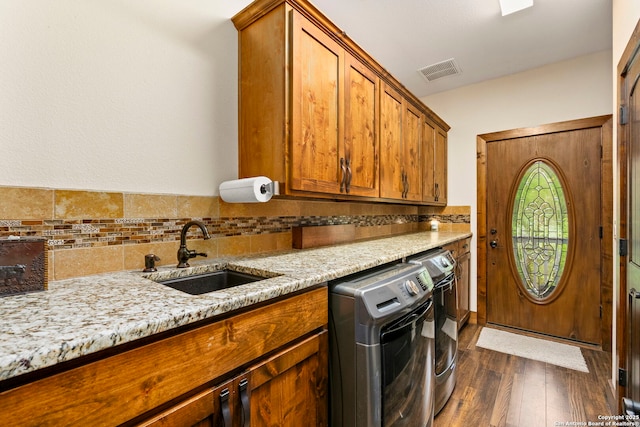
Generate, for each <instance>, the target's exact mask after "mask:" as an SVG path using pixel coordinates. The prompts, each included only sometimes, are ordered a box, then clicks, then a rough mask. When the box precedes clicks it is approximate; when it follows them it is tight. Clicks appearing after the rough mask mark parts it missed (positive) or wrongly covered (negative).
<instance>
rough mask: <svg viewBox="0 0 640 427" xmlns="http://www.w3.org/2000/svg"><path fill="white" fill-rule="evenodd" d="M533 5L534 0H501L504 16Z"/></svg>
mask: <svg viewBox="0 0 640 427" xmlns="http://www.w3.org/2000/svg"><path fill="white" fill-rule="evenodd" d="M531 6H533V0H500V9H501V10H502V16H506V15H509V14H511V13H514V12H518V11H520V10H522V9H526V8H528V7H531Z"/></svg>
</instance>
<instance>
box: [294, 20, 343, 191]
mask: <svg viewBox="0 0 640 427" xmlns="http://www.w3.org/2000/svg"><path fill="white" fill-rule="evenodd" d="M292 28H293V41H292V57H291V60H292V63H293V67H292V73H291V82H292V89H291V93H292V99H291V129H292V131H291V144H290V148H289V149H290V156H291V161H290V164H289V167H290V168H291V170H290V174H289V181H288V182H289V186H290V188H291V189H292V190H302V191H313V192H321V193H334V194H335V193H339V192H340V183H341V181H342V180H343V174H344V180H346V172H344V171H343V168H342V167H341V165H340V161H339V158H340V156H339V155H340V154H341V153H342V151H343V149H342V144H343V139H344V136H343V131H344V125H343V115H342V112H343V109H344V106H343V105H344V103H343V100H342V93H343V91H344V89H343V87H344V77H343V76H344V71H343V68H344V51H343V49H342V48H341V47H340V46H339V45H338V44H337V43H336V42H334V41H333V40H331V39H330V38H329V37H328V36H327V35H326V34H325V33H323V32H322V31H321V30H320V29H319V28H318V27H316V26H315V25H313V24H312V23H310V22H309V21H308V20H306V19H305V18H304V17H302V16H301V15H300V14H298V13H296V12H293V13H292Z"/></svg>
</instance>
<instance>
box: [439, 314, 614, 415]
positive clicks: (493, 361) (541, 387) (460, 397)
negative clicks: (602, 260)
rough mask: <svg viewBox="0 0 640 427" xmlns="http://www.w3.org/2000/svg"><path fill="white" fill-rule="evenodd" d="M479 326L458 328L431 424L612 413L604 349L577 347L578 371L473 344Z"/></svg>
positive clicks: (606, 356) (607, 359)
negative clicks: (447, 394)
mask: <svg viewBox="0 0 640 427" xmlns="http://www.w3.org/2000/svg"><path fill="white" fill-rule="evenodd" d="M481 329H482V327H480V326H478V325H472V324H469V325H466V326H465V327H464V328H463V329H462V330H461V331H460V336H459V341H458V344H459V348H458V368H457V369H458V371H457V372H458V378H457V382H456V387H455V389H454V391H453V394H452V395H451V398H450V399H449V401H448V402H447V404H446V405H445V407H444V408H443V409H442V411H440V413H439V414H438V415H436V418H435V422H434V427H456V426H483V427H484V426H491V427H502V426H509V427H511V426H513V427H546V426H558V425H580V424H569V423H585V424H584V425H587V424H588V422H589V421H591V422H598V421H601V420H598V415H613V414H615V413H617V412H614V411H612V410H611V409H610V408H609V402H608V398H609V396H611V393H612V392H611V386H610V377H611V361H610V356H609V355H608V354H607V353H605V352H603V351H599V350H593V349H588V348H582V354H583V355H584V358H585V360H586V362H587V367H588V368H589V373H584V372H579V371H574V370H572V369H567V368H562V367H558V366H555V365H551V364H548V363H544V362H538V361H535V360H529V359H525V358H521V357H517V356H512V355H509V354H504V353H499V352H496V351H491V350H487V349H484V348H480V347H476V346H475V343H476V341H477V340H478V336H479V334H480V331H481ZM561 423H564V424H561Z"/></svg>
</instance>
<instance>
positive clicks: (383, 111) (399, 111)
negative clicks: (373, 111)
mask: <svg viewBox="0 0 640 427" xmlns="http://www.w3.org/2000/svg"><path fill="white" fill-rule="evenodd" d="M421 140H422V114H421V112H420V111H419V110H418V109H417V108H415V107H414V106H413V105H411V104H409V103H408V102H407V101H406V100H405V99H404V97H403V96H402V95H401V94H400V93H399V92H398V91H396V90H395V89H393V88H392V87H390V86H389V85H387V84H383V85H382V90H381V95H380V197H383V198H389V199H399V200H411V201H421V198H422V192H421V189H422V175H421V164H422V161H421V159H420V144H421Z"/></svg>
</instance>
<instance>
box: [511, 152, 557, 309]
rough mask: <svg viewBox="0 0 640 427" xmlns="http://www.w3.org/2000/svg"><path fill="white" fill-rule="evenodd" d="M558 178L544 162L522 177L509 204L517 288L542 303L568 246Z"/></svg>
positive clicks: (529, 169)
mask: <svg viewBox="0 0 640 427" xmlns="http://www.w3.org/2000/svg"><path fill="white" fill-rule="evenodd" d="M564 193H565V192H564V190H563V188H562V184H561V182H560V178H559V177H558V174H557V173H556V172H555V171H554V169H553V167H551V165H550V164H548V163H546V162H545V161H544V160H537V161H535V162H533V163H532V164H531V165H530V166H529V167H528V168H527V169H526V171H525V172H524V174H523V175H522V179H521V180H520V183H519V185H518V190H517V192H516V195H515V198H514V201H513V214H512V222H511V233H512V234H511V235H512V241H513V255H514V258H515V264H516V268H517V271H518V275H519V276H520V280H521V284H522V286H523V287H524V289H526V290H527V292H528V293H529V295H530V296H531V297H533V298H534V299H536V300H543V299H546V298H548V297H549V296H550V295H552V294H553V292H554V290H555V289H556V287H557V286H558V282H559V281H560V278H561V277H562V272H563V270H564V266H565V262H566V259H567V248H568V244H569V215H568V212H567V202H566V200H565V195H564Z"/></svg>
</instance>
